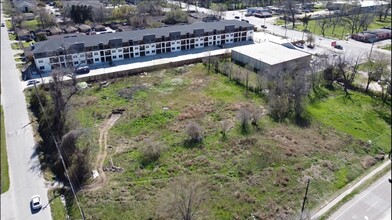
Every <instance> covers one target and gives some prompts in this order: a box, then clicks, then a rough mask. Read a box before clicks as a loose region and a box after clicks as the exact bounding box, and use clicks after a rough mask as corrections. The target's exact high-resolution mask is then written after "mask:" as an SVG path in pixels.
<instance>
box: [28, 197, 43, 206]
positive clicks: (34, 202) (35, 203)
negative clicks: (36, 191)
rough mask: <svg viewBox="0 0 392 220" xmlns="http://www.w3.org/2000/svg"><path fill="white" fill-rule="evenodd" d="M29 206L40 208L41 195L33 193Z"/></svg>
mask: <svg viewBox="0 0 392 220" xmlns="http://www.w3.org/2000/svg"><path fill="white" fill-rule="evenodd" d="M31 207H32V208H33V209H40V208H41V207H42V205H41V197H40V196H39V195H35V196H33V197H31Z"/></svg>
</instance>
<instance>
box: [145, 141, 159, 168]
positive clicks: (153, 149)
mask: <svg viewBox="0 0 392 220" xmlns="http://www.w3.org/2000/svg"><path fill="white" fill-rule="evenodd" d="M164 149H165V148H164V147H163V146H162V144H161V143H158V142H153V141H151V140H147V141H146V142H145V143H144V146H143V147H142V148H141V149H140V153H141V164H142V165H143V166H147V165H149V164H152V163H155V162H156V161H158V159H159V157H160V156H161V154H162V152H163V151H164Z"/></svg>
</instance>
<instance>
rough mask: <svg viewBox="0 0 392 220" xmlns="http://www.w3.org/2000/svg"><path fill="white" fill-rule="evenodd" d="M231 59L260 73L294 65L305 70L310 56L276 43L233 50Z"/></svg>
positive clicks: (265, 43)
mask: <svg viewBox="0 0 392 220" xmlns="http://www.w3.org/2000/svg"><path fill="white" fill-rule="evenodd" d="M231 58H232V59H233V60H235V61H237V62H239V63H242V64H246V65H249V66H252V67H253V68H254V69H256V70H258V71H261V72H278V71H280V70H282V69H283V68H285V67H292V66H294V65H296V66H301V67H304V68H306V67H307V66H309V65H310V59H311V55H310V54H308V53H305V52H302V51H300V50H297V49H291V48H287V47H286V46H284V45H280V44H277V43H272V42H262V43H260V44H252V45H246V46H240V47H236V48H233V49H232V50H231Z"/></svg>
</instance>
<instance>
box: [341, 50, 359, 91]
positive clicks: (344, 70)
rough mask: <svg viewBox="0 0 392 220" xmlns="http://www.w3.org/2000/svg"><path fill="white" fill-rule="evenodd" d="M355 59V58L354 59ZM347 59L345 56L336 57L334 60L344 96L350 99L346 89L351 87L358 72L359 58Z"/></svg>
mask: <svg viewBox="0 0 392 220" xmlns="http://www.w3.org/2000/svg"><path fill="white" fill-rule="evenodd" d="M354 57H355V58H354ZM354 57H349V56H347V55H345V54H343V55H338V56H337V58H336V60H335V67H336V69H335V71H336V75H337V77H338V80H339V81H342V82H343V90H344V93H345V96H346V97H348V98H350V93H349V92H348V89H349V88H350V87H351V85H352V83H353V81H354V78H355V75H356V74H357V72H358V68H359V64H360V59H361V56H354Z"/></svg>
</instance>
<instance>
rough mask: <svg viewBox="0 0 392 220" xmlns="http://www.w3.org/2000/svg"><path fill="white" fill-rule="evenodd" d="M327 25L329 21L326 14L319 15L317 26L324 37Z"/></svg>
mask: <svg viewBox="0 0 392 220" xmlns="http://www.w3.org/2000/svg"><path fill="white" fill-rule="evenodd" d="M329 25H330V23H329V21H328V18H327V17H326V16H323V17H321V19H320V20H319V26H320V30H321V34H322V35H323V37H325V31H326V30H327V29H328V27H329Z"/></svg>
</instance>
